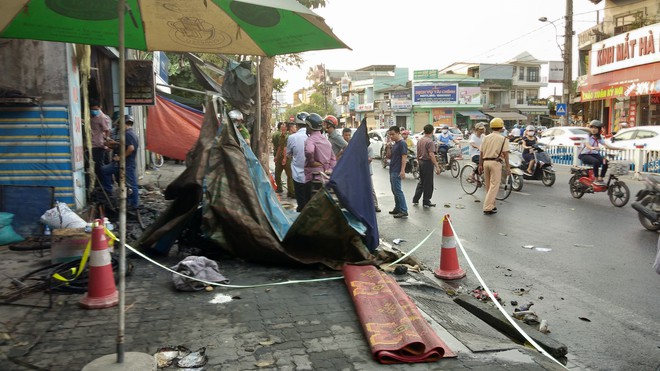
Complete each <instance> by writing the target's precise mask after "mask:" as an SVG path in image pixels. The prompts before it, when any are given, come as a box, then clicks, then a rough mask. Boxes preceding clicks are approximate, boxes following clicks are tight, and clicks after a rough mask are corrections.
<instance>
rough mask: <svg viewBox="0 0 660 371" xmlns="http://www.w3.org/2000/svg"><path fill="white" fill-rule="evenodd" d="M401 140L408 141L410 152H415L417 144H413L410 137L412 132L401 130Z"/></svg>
mask: <svg viewBox="0 0 660 371" xmlns="http://www.w3.org/2000/svg"><path fill="white" fill-rule="evenodd" d="M401 138H403V140H405V141H406V145H407V146H408V150H409V151H414V148H415V143H414V142H413V140H412V138H411V137H410V130H408V129H405V130H401Z"/></svg>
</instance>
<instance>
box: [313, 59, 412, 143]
mask: <svg viewBox="0 0 660 371" xmlns="http://www.w3.org/2000/svg"><path fill="white" fill-rule="evenodd" d="M324 76H325V79H326V80H327V84H328V86H329V87H330V89H329V92H330V97H329V98H330V99H331V100H332V101H333V102H334V103H335V105H336V106H335V111H336V112H337V113H338V114H339V115H340V118H339V119H340V122H341V123H343V124H344V125H346V126H348V127H357V126H358V125H359V123H360V122H361V121H362V119H366V120H367V127H368V128H369V129H370V130H371V129H375V128H381V127H387V126H391V125H399V126H404V127H408V125H409V122H410V121H411V117H412V116H411V109H412V104H411V103H410V102H409V100H410V99H409V97H410V88H409V87H408V68H397V67H396V66H394V65H374V66H367V67H364V68H360V69H357V70H331V69H328V70H326V71H325V74H324ZM406 97H408V99H406Z"/></svg>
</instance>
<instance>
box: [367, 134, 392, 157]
mask: <svg viewBox="0 0 660 371" xmlns="http://www.w3.org/2000/svg"><path fill="white" fill-rule="evenodd" d="M387 130H388V129H375V130H371V131H370V132H368V133H367V136H368V137H369V148H371V149H372V150H373V153H374V156H375V157H376V158H382V157H383V155H384V152H383V151H385V143H386V142H387Z"/></svg>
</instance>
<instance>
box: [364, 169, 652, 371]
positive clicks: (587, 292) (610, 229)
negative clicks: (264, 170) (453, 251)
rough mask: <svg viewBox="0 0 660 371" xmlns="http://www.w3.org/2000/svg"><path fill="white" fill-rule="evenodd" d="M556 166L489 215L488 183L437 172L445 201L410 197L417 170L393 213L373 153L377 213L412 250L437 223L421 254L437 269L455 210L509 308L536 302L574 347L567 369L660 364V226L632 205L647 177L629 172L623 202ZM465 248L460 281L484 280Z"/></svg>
mask: <svg viewBox="0 0 660 371" xmlns="http://www.w3.org/2000/svg"><path fill="white" fill-rule="evenodd" d="M556 169H557V182H556V183H555V185H553V186H552V187H546V186H544V185H543V184H542V183H541V182H540V181H526V182H525V184H524V187H523V189H522V191H521V192H515V191H514V192H513V193H512V194H511V196H510V197H509V198H508V199H507V200H505V201H498V206H497V207H498V213H497V214H496V215H490V216H488V215H483V213H482V209H481V208H482V204H481V202H476V201H477V200H482V199H483V196H484V192H483V190H482V189H480V190H478V191H477V192H476V193H475V194H474V195H473V196H468V195H466V194H465V193H464V192H463V190H462V189H461V187H460V183H459V180H458V179H454V178H452V177H451V175H450V174H449V172H444V173H442V174H441V175H436V176H435V192H434V195H433V202H435V203H436V204H437V207H435V208H429V209H424V208H422V206H421V204H420V206H416V207H415V206H412V204H411V203H412V196H413V193H414V188H415V186H416V184H417V181H416V180H415V179H413V178H412V176H410V177H409V178H407V179H405V180H404V181H403V188H404V193H405V195H406V201H407V202H408V209H409V217H408V218H407V219H394V218H392V216H391V215H389V214H388V213H387V211H389V210H392V208H393V206H394V200H393V197H392V194H391V191H390V185H389V178H388V171H389V170H388V169H383V168H382V167H381V166H380V163H376V162H374V175H373V179H374V185H375V188H376V193H377V195H378V198H379V203H380V207H381V209H382V210H383V212H381V213H379V214H378V227H379V230H380V236H381V238H382V239H383V240H385V241H388V242H390V243H391V242H392V241H393V239H395V238H403V239H405V240H406V241H405V242H403V243H402V244H401V245H399V246H398V247H399V248H400V249H402V250H403V251H409V250H410V249H412V248H414V247H415V246H416V245H417V244H418V243H419V242H420V241H421V240H422V239H423V238H424V237H425V236H426V235H427V234H428V233H429V232H430V231H431V230H433V229H434V228H437V230H436V232H435V233H434V235H433V236H432V238H431V239H429V240H428V241H427V242H426V243H425V244H424V245H423V246H422V247H420V248H419V249H418V250H417V251H416V253H415V256H417V257H418V258H419V259H420V260H422V261H423V262H424V263H425V264H426V265H427V266H429V267H432V269H436V268H437V267H438V265H439V256H440V246H441V245H440V243H441V236H442V229H441V222H442V216H443V215H444V214H449V215H450V216H451V220H452V222H453V224H454V228H455V229H456V231H457V235H458V238H459V239H460V241H461V242H462V244H463V246H464V247H465V248H466V250H467V252H468V254H469V256H470V258H471V260H472V261H473V263H474V264H475V266H476V268H477V270H478V271H479V273H480V274H481V276H482V277H483V278H484V280H485V282H486V284H487V285H488V286H489V287H490V288H491V289H492V290H495V291H497V292H498V293H499V294H500V296H501V297H502V298H503V300H504V301H505V302H506V304H507V306H506V307H505V308H506V309H507V310H509V312H512V311H513V307H512V306H511V305H510V304H509V302H510V301H511V300H516V301H518V302H519V303H524V302H527V301H533V302H534V306H533V307H532V309H534V310H535V311H536V313H537V314H538V316H539V317H540V319H546V320H547V321H548V324H549V327H550V330H551V332H552V334H553V336H554V337H555V338H556V339H557V340H559V341H561V342H563V343H565V344H566V345H567V346H568V349H569V355H568V360H569V361H568V362H569V363H568V367H569V368H571V369H590V370H633V369H634V370H656V368H657V367H660V311H659V310H658V306H659V305H660V275H657V274H656V273H655V271H654V270H653V267H652V264H653V261H654V258H655V253H656V244H657V242H658V234H657V233H656V232H650V231H647V230H645V229H644V228H643V227H642V226H641V224H640V223H639V221H638V219H637V213H636V212H635V211H634V210H633V209H632V208H631V207H630V203H631V202H632V201H634V196H635V195H636V194H637V191H638V190H639V189H641V188H643V183H642V182H639V181H634V180H631V178H630V177H629V176H626V177H624V178H623V180H624V181H626V183H627V184H628V186H629V187H630V190H631V201H630V202H629V203H628V204H627V205H626V206H624V207H622V208H617V207H614V206H613V205H612V204H611V203H610V201H609V199H608V197H607V194H606V193H596V194H585V195H584V196H583V197H582V198H581V199H579V200H576V199H574V198H572V197H571V195H570V193H569V190H568V179H569V177H570V174H569V167H567V166H557V167H556ZM407 175H408V174H407ZM524 245H534V246H535V247H540V248H545V249H546V250H547V249H550V251H540V250H536V249H527V248H523V246H524ZM542 250H543V249H542ZM458 254H459V260H460V263H461V267H462V268H463V269H465V270H466V271H467V272H468V275H467V278H466V279H464V280H462V281H461V284H462V285H463V286H464V287H465V288H467V289H470V290H471V289H473V288H476V287H477V286H478V285H479V283H478V281H477V279H476V277H475V275H474V274H473V273H472V272H471V271H470V268H469V266H468V265H467V263H466V260H465V259H464V258H463V256H462V254H461V253H460V252H458ZM521 289H524V293H523V294H520V293H521V292H522V290H521ZM581 317H582V318H583V319H580V318H581ZM587 320H588V321H587Z"/></svg>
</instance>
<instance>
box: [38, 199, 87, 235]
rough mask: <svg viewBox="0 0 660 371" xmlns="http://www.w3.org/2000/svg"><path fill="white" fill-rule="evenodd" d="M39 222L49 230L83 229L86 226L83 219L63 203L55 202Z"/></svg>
mask: <svg viewBox="0 0 660 371" xmlns="http://www.w3.org/2000/svg"><path fill="white" fill-rule="evenodd" d="M40 220H41V222H42V223H44V224H46V225H48V226H49V227H50V228H51V229H59V228H85V225H86V224H87V223H86V222H85V220H83V218H81V217H79V216H78V214H76V213H74V212H73V211H72V210H71V209H69V206H68V205H67V204H65V203H64V202H59V201H58V202H57V203H56V205H55V207H54V208H52V209H50V210H48V211H46V212H45V213H44V215H42V216H41V218H40Z"/></svg>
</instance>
